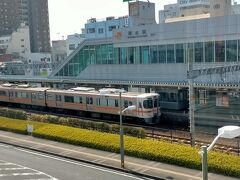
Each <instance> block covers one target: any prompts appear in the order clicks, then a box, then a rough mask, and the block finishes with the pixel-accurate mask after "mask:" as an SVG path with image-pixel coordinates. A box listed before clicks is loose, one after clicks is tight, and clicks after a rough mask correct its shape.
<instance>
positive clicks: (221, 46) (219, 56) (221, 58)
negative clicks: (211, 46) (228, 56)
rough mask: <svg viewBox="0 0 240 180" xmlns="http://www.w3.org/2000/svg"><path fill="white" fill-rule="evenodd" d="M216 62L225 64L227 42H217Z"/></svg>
mask: <svg viewBox="0 0 240 180" xmlns="http://www.w3.org/2000/svg"><path fill="white" fill-rule="evenodd" d="M215 62H225V41H216V42H215Z"/></svg>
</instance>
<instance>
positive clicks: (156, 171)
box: [0, 131, 237, 180]
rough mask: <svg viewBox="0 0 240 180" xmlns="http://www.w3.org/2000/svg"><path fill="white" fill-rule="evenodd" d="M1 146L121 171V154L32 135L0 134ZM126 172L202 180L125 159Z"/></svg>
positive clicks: (212, 177)
mask: <svg viewBox="0 0 240 180" xmlns="http://www.w3.org/2000/svg"><path fill="white" fill-rule="evenodd" d="M0 143H5V144H10V145H14V146H18V147H23V148H28V149H31V150H35V151H39V152H44V153H50V154H52V155H56V156H60V157H64V158H70V159H74V160H79V161H83V162H87V163H91V164H95V165H100V166H105V167H108V168H112V169H117V170H122V169H121V168H120V155H119V154H116V153H110V152H105V151H99V150H95V149H90V148H85V147H79V146H73V145H69V144H64V143H59V142H54V141H49V140H44V139H39V138H35V137H32V136H26V135H21V134H15V133H11V132H5V131H0ZM125 167H126V171H128V172H130V173H133V174H141V175H144V176H146V177H152V178H154V179H176V180H191V179H193V180H201V179H202V178H201V171H198V170H192V169H187V168H182V167H178V166H174V165H168V164H163V163H158V162H154V161H148V160H143V159H138V158H133V157H129V156H125ZM208 176H209V180H234V179H236V180H237V178H230V177H226V176H221V175H217V174H212V173H209V175H208Z"/></svg>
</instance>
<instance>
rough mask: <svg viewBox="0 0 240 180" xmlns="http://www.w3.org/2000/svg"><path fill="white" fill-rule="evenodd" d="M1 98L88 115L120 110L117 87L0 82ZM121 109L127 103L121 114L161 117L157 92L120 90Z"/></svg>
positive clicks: (153, 120)
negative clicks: (57, 86)
mask: <svg viewBox="0 0 240 180" xmlns="http://www.w3.org/2000/svg"><path fill="white" fill-rule="evenodd" d="M0 102H3V103H10V104H16V105H21V106H27V107H30V108H31V107H34V108H36V107H37V108H46V109H50V110H69V111H72V110H74V112H76V113H81V114H84V113H86V114H88V115H90V116H91V117H99V118H100V117H101V116H102V115H105V116H106V115H108V116H110V117H117V116H118V115H119V112H120V89H113V88H112V89H110V88H106V89H100V90H98V91H96V90H95V89H94V88H89V87H77V88H72V89H69V90H59V89H50V88H44V87H30V86H29V85H13V84H2V85H0ZM121 102H122V106H121V107H122V108H121V109H122V111H123V110H124V109H125V108H127V107H128V106H135V109H132V110H127V109H126V111H125V112H124V114H123V116H124V117H128V118H137V119H138V120H142V121H144V122H145V123H147V124H154V123H158V122H159V120H160V107H159V94H157V93H135V92H123V93H122V96H121Z"/></svg>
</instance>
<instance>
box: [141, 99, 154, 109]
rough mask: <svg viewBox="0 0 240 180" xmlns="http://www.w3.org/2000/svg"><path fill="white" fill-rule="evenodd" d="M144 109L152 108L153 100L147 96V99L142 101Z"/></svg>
mask: <svg viewBox="0 0 240 180" xmlns="http://www.w3.org/2000/svg"><path fill="white" fill-rule="evenodd" d="M143 107H144V109H152V108H153V100H152V98H148V99H147V100H144V101H143Z"/></svg>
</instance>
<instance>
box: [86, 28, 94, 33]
mask: <svg viewBox="0 0 240 180" xmlns="http://www.w3.org/2000/svg"><path fill="white" fill-rule="evenodd" d="M87 33H88V34H93V33H95V28H89V29H87Z"/></svg>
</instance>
